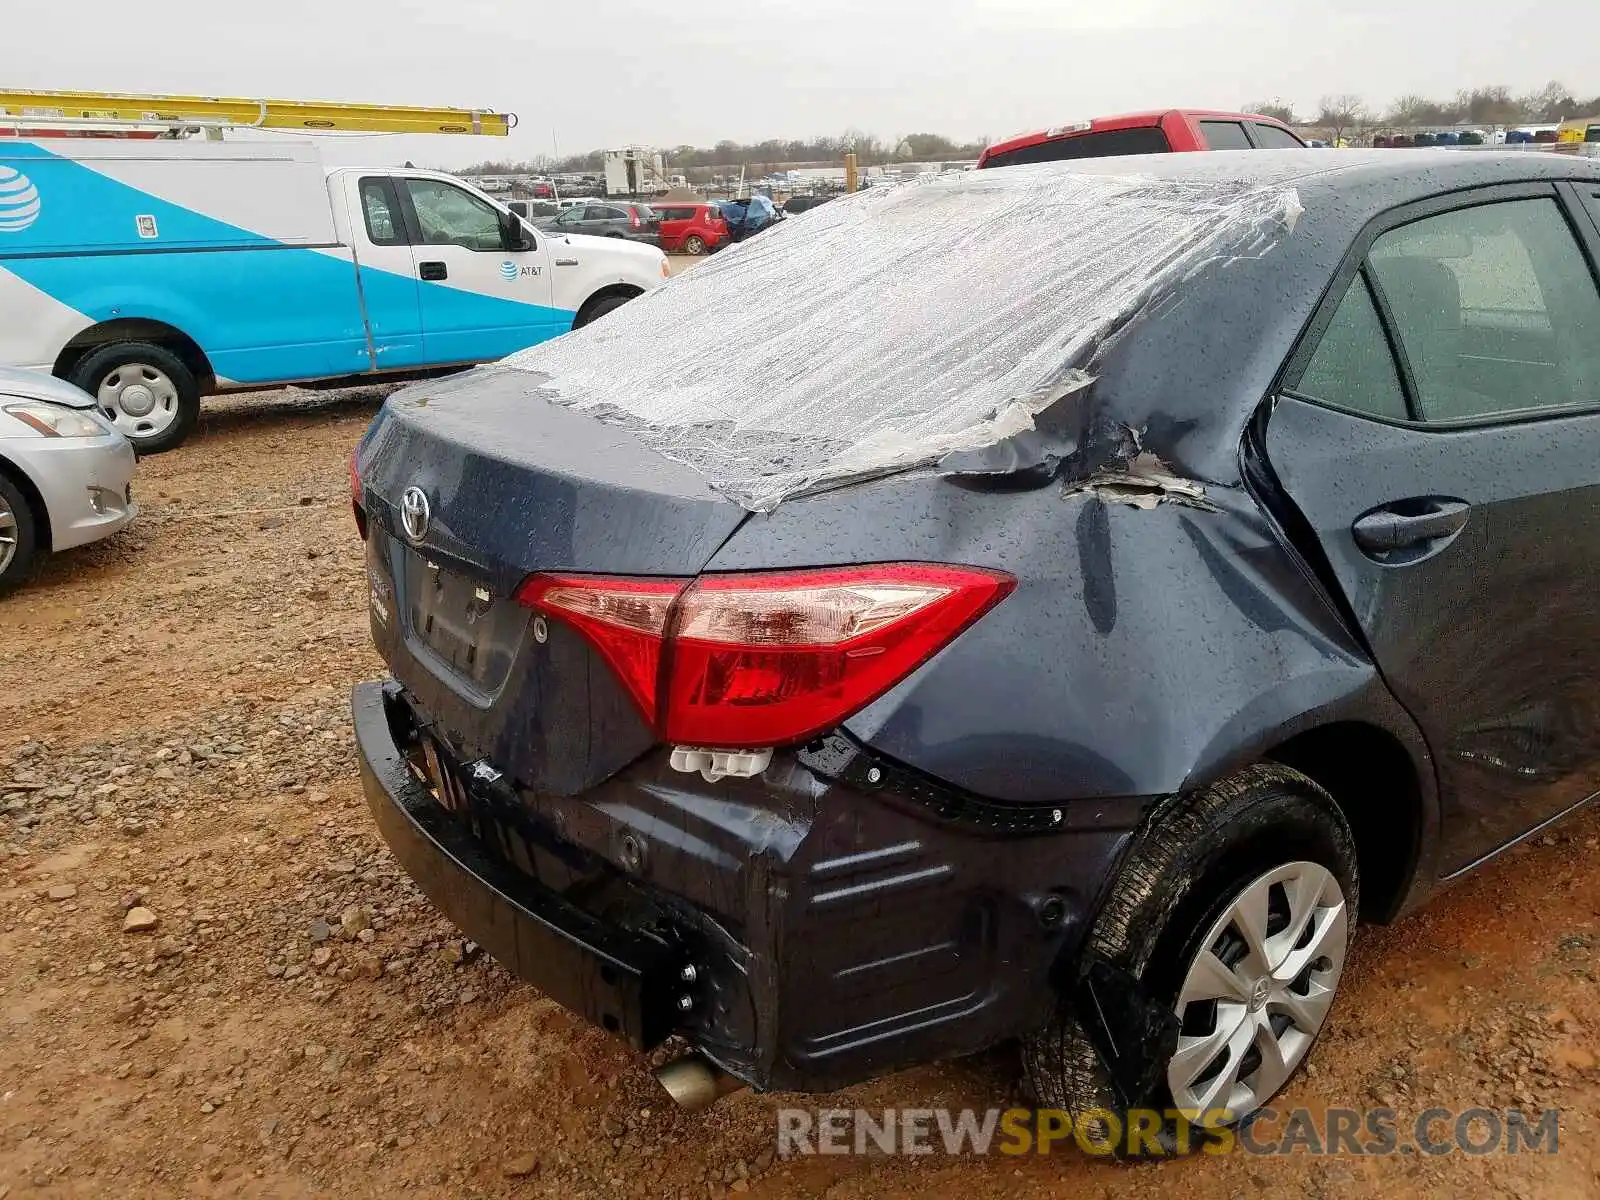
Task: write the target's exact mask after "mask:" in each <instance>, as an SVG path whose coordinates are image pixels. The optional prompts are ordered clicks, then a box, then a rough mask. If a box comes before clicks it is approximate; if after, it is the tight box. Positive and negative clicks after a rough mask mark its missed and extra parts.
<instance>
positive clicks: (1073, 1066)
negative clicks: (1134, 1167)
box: [1023, 764, 1359, 1158]
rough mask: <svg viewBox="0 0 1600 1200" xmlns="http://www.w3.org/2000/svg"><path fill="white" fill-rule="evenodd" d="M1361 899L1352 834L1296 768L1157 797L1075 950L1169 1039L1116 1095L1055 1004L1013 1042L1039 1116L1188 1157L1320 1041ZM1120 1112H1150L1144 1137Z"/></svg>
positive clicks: (1067, 1013)
mask: <svg viewBox="0 0 1600 1200" xmlns="http://www.w3.org/2000/svg"><path fill="white" fill-rule="evenodd" d="M1358 898H1359V883H1358V876H1357V869H1356V850H1355V842H1354V839H1353V837H1352V836H1351V833H1350V827H1349V824H1348V823H1347V822H1346V821H1345V818H1344V814H1343V813H1341V812H1340V811H1339V807H1338V805H1337V804H1335V803H1334V800H1333V798H1332V797H1331V796H1329V795H1328V793H1327V792H1325V791H1324V790H1323V789H1322V788H1320V787H1318V786H1317V785H1316V784H1315V783H1313V782H1312V781H1311V780H1310V779H1308V778H1307V777H1306V776H1304V775H1302V774H1300V773H1299V772H1297V771H1292V770H1290V769H1288V768H1286V767H1281V766H1277V765H1275V764H1261V765H1257V766H1252V767H1248V768H1246V769H1245V770H1243V771H1240V772H1239V773H1238V774H1236V775H1233V776H1230V777H1229V778H1228V779H1225V780H1223V781H1221V782H1219V783H1217V784H1214V785H1213V786H1211V787H1209V788H1205V789H1203V790H1201V791H1198V792H1194V793H1190V794H1187V795H1184V796H1179V797H1176V798H1174V799H1173V800H1171V801H1169V802H1167V803H1166V805H1165V806H1164V807H1163V808H1161V809H1159V810H1157V812H1156V813H1155V815H1154V816H1153V817H1152V819H1151V820H1150V822H1149V823H1148V824H1147V826H1146V827H1145V829H1144V830H1143V831H1142V832H1141V833H1140V834H1139V835H1138V836H1137V838H1136V841H1135V843H1134V845H1133V847H1132V849H1131V850H1130V851H1129V852H1128V857H1127V859H1126V861H1125V862H1124V864H1123V866H1122V869H1121V870H1120V871H1119V873H1118V875H1117V877H1116V879H1115V880H1114V881H1113V883H1112V887H1111V892H1110V895H1109V896H1108V897H1107V899H1106V901H1105V903H1104V904H1103V905H1102V907H1101V909H1100V911H1099V914H1098V915H1097V916H1096V918H1095V923H1094V926H1093V928H1092V929H1091V931H1090V933H1089V935H1088V938H1087V939H1086V942H1085V947H1084V954H1085V956H1086V957H1085V961H1086V962H1087V961H1090V960H1092V959H1098V960H1100V961H1101V962H1103V963H1105V964H1107V965H1109V966H1110V967H1111V968H1112V969H1114V970H1116V971H1118V972H1121V973H1124V974H1123V976H1122V977H1123V978H1125V979H1129V980H1132V981H1134V983H1135V984H1136V985H1137V987H1138V989H1139V991H1140V992H1141V993H1142V995H1143V997H1144V999H1145V1001H1147V1002H1148V1003H1149V1004H1150V1005H1151V1006H1152V1010H1153V1012H1155V1013H1161V1012H1163V1011H1164V1012H1170V1013H1173V1014H1175V1015H1176V1022H1175V1024H1176V1026H1177V1032H1176V1043H1175V1045H1173V1046H1172V1047H1171V1049H1170V1051H1168V1050H1165V1049H1163V1050H1161V1051H1159V1053H1160V1054H1161V1055H1162V1056H1163V1058H1164V1061H1159V1062H1155V1063H1153V1064H1151V1066H1152V1067H1153V1068H1154V1069H1151V1070H1148V1071H1145V1072H1140V1073H1139V1078H1140V1079H1141V1080H1142V1082H1135V1083H1131V1084H1130V1082H1129V1080H1127V1079H1124V1080H1121V1081H1119V1082H1120V1084H1121V1086H1120V1087H1119V1086H1118V1085H1117V1084H1115V1083H1114V1082H1113V1080H1112V1078H1111V1076H1110V1075H1109V1073H1108V1072H1107V1069H1106V1066H1105V1063H1104V1062H1103V1061H1102V1059H1101V1056H1100V1054H1099V1053H1098V1051H1097V1049H1096V1043H1095V1041H1094V1039H1092V1038H1091V1036H1090V1034H1089V1032H1088V1030H1087V1029H1086V1027H1085V1024H1084V1022H1083V1021H1082V1019H1080V1018H1079V1017H1078V1016H1077V1015H1076V1012H1075V1011H1074V1008H1073V1006H1072V1005H1070V1004H1068V1003H1065V1002H1063V1004H1062V1005H1061V1007H1060V1008H1059V1009H1058V1010H1057V1013H1056V1016H1055V1018H1054V1020H1053V1021H1052V1022H1051V1024H1050V1025H1049V1026H1047V1027H1046V1028H1045V1029H1044V1030H1042V1031H1041V1032H1039V1033H1037V1034H1034V1035H1032V1036H1031V1037H1029V1038H1027V1039H1025V1041H1024V1046H1023V1066H1024V1070H1025V1071H1026V1074H1027V1077H1028V1082H1029V1083H1030V1084H1031V1085H1032V1087H1033V1090H1034V1092H1035V1094H1036V1096H1037V1099H1038V1101H1039V1105H1040V1107H1041V1108H1050V1109H1062V1110H1065V1111H1067V1112H1069V1113H1071V1114H1073V1118H1074V1120H1075V1121H1077V1120H1078V1119H1080V1118H1081V1117H1083V1116H1084V1115H1085V1114H1093V1115H1092V1116H1090V1117H1089V1131H1088V1133H1087V1134H1086V1136H1087V1137H1088V1138H1089V1139H1092V1140H1101V1139H1103V1142H1104V1144H1105V1146H1106V1148H1107V1149H1109V1150H1110V1151H1111V1152H1113V1153H1115V1154H1116V1155H1117V1156H1118V1157H1122V1158H1140V1157H1149V1156H1152V1155H1173V1154H1179V1153H1183V1152H1184V1151H1185V1150H1191V1151H1192V1150H1195V1149H1198V1148H1200V1147H1201V1146H1202V1145H1204V1144H1205V1143H1206V1142H1207V1141H1208V1136H1207V1130H1208V1129H1216V1128H1220V1127H1223V1126H1228V1125H1233V1124H1236V1123H1237V1122H1238V1121H1240V1120H1241V1119H1243V1118H1244V1117H1246V1116H1247V1115H1249V1113H1251V1112H1254V1111H1255V1110H1256V1109H1258V1108H1260V1107H1262V1106H1263V1105H1265V1104H1267V1103H1268V1102H1269V1101H1271V1099H1272V1098H1273V1096H1275V1095H1276V1094H1277V1093H1278V1091H1279V1090H1281V1089H1282V1088H1283V1086H1284V1085H1285V1084H1286V1083H1287V1082H1288V1081H1289V1079H1290V1078H1291V1076H1293V1074H1294V1073H1295V1072H1296V1071H1297V1070H1298V1069H1299V1068H1300V1066H1301V1065H1302V1064H1303V1063H1304V1062H1305V1059H1306V1056H1307V1054H1308V1053H1309V1052H1310V1050H1311V1047H1312V1045H1313V1044H1314V1043H1315V1041H1316V1039H1317V1036H1318V1034H1319V1033H1320V1032H1321V1031H1322V1028H1323V1023H1324V1021H1325V1019H1326V1017H1327V1014H1328V1011H1329V1008H1330V1006H1331V1005H1332V1003H1333V999H1334V994H1335V992H1336V991H1337V989H1338V986H1339V980H1340V977H1341V975H1342V973H1343V970H1344V965H1345V961H1346V956H1347V954H1348V951H1349V945H1350V939H1351V936H1352V934H1353V933H1354V931H1355V919H1356V912H1357V904H1358ZM1130 1024H1132V1023H1131V1022H1130ZM1168 1036H1171V1030H1170V1027H1169V1031H1168ZM1123 1049H1124V1050H1126V1049H1128V1048H1127V1047H1124V1048H1123ZM1141 1049H1145V1050H1149V1049H1151V1047H1141ZM1129 1090H1134V1091H1135V1094H1133V1095H1127V1094H1126V1093H1127V1092H1128V1091H1129ZM1124 1100H1126V1103H1124ZM1130 1109H1134V1110H1138V1109H1144V1110H1153V1111H1154V1112H1155V1113H1156V1114H1159V1119H1157V1120H1154V1121H1151V1120H1150V1119H1149V1118H1146V1120H1147V1121H1148V1122H1149V1128H1150V1132H1151V1133H1152V1134H1153V1135H1154V1136H1153V1137H1152V1138H1149V1139H1147V1138H1144V1137H1140V1136H1138V1135H1137V1134H1136V1133H1135V1132H1134V1130H1133V1129H1132V1128H1131V1124H1132V1122H1131V1121H1130V1113H1129V1110H1130ZM1180 1112H1181V1113H1184V1114H1185V1115H1184V1116H1179V1115H1177V1114H1178V1113H1180ZM1105 1113H1111V1114H1114V1117H1113V1118H1112V1119H1111V1120H1106V1119H1105V1118H1104V1114H1105ZM1074 1128H1076V1125H1075V1126H1074Z"/></svg>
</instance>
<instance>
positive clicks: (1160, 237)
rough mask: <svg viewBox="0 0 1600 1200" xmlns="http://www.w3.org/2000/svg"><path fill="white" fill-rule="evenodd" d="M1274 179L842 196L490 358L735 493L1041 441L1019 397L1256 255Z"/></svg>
mask: <svg viewBox="0 0 1600 1200" xmlns="http://www.w3.org/2000/svg"><path fill="white" fill-rule="evenodd" d="M1300 212H1301V209H1300V201H1299V198H1298V196H1297V194H1296V192H1295V191H1294V190H1293V188H1292V187H1289V186H1286V185H1284V184H1283V183H1281V182H1262V181H1260V180H1255V179H1246V180H1242V181H1241V180H1232V181H1229V180H1221V179H1205V180H1202V181H1191V180H1183V179H1173V178H1156V177H1153V176H1150V175H1139V176H1119V175H1106V174H1096V173H1087V172H1079V171H1072V170H1064V169H1062V168H1061V166H1060V165H1059V164H1042V165H1040V166H1038V167H1019V168H1015V169H1008V170H1004V171H983V172H968V173H954V174H950V175H941V176H936V177H930V178H926V179H923V180H918V181H916V182H913V183H910V184H907V185H904V186H902V187H898V188H890V189H873V190H871V191H868V192H864V193H860V194H858V195H855V196H849V197H844V198H841V199H839V200H837V201H835V202H833V203H832V204H828V205H825V206H823V207H821V208H818V209H816V210H814V211H812V212H810V213H807V214H806V215H805V217H804V218H801V219H799V220H795V221H789V222H784V223H782V224H780V225H779V226H777V227H776V228H774V229H772V230H771V231H769V232H766V233H763V234H762V235H761V236H760V237H757V238H754V239H752V240H751V241H749V242H745V243H743V244H741V245H739V246H737V247H734V248H733V249H732V250H730V251H728V252H726V253H725V254H719V255H718V256H717V257H716V258H714V259H712V260H711V261H709V262H707V263H706V264H704V265H702V266H700V267H697V268H696V269H695V270H694V271H692V272H690V273H689V274H687V275H685V276H683V277H681V278H679V279H675V280H673V281H672V282H671V283H670V284H668V285H667V286H666V287H663V288H662V289H660V290H659V291H657V292H654V293H651V294H650V295H648V296H646V297H643V298H641V299H640V300H638V301H635V302H634V303H631V304H629V305H627V306H625V307H624V308H622V309H619V310H618V311H616V312H614V313H612V314H610V315H608V316H607V317H606V319H605V320H604V321H600V322H596V323H595V324H594V325H592V326H588V327H586V328H584V329H582V330H579V331H577V332H575V333H574V334H572V335H571V336H568V337H562V338H559V339H556V340H554V341H551V342H546V343H544V344H542V345H539V346H535V347H532V348H531V349H529V350H526V351H523V352H522V353H520V354H517V355H514V356H513V357H511V358H509V359H507V360H505V362H504V363H503V364H501V366H500V367H499V368H497V370H498V371H499V372H501V373H504V374H507V375H509V374H512V373H516V374H517V375H518V376H519V377H520V378H522V379H523V380H525V382H526V390H527V394H529V395H530V396H535V397H542V398H544V399H546V400H548V401H549V402H551V403H553V404H556V405H561V406H564V407H570V408H573V409H575V410H577V411H580V412H584V413H587V414H589V415H591V416H593V417H596V418H598V419H599V420H602V421H605V422H608V423H611V424H614V425H619V426H622V427H623V428H625V429H627V430H629V431H630V432H632V433H633V434H634V435H635V436H637V437H638V438H639V439H640V440H641V441H643V442H645V443H646V444H647V445H649V446H651V447H652V448H653V449H655V450H657V451H659V452H660V453H662V454H664V455H666V456H667V457H669V458H672V459H675V460H677V461H679V462H682V463H685V464H687V465H689V466H691V467H693V468H694V469H695V470H697V471H699V472H700V473H701V474H702V475H704V476H705V478H706V479H707V480H708V481H709V482H710V483H711V484H712V486H713V487H714V488H716V489H717V490H718V491H720V492H721V493H723V494H724V495H726V496H727V497H729V498H730V499H733V500H735V501H737V502H738V503H739V504H741V505H743V506H745V507H746V508H749V509H752V510H756V511H766V510H770V509H771V508H773V507H774V506H775V505H776V504H778V503H779V502H780V501H782V500H783V499H785V498H786V497H788V496H792V495H794V494H796V493H799V492H803V491H812V490H816V489H818V488H819V487H824V486H827V485H829V484H833V483H837V482H839V481H842V480H850V479H861V478H870V477H872V476H875V475H881V474H884V473H886V472H889V471H899V470H904V469H907V468H911V467H918V466H930V465H933V464H937V463H940V461H941V459H944V458H946V457H947V456H956V457H957V461H955V462H953V463H952V464H951V469H953V470H962V469H965V467H964V465H963V464H964V463H966V464H968V465H971V463H972V461H973V460H971V459H966V458H964V457H963V456H970V455H976V456H977V459H976V462H977V464H978V467H979V470H980V471H982V470H993V469H994V467H993V466H992V465H986V460H985V458H984V455H983V452H984V451H985V450H986V449H987V448H989V447H993V446H997V445H1001V444H1003V443H1007V442H1009V441H1012V440H1013V439H1021V440H1020V441H1019V442H1018V447H1017V448H1016V449H1015V450H1011V451H1007V452H1006V453H1004V454H1002V455H1001V456H1000V458H1001V459H1007V458H1011V459H1013V460H1014V459H1017V458H1019V457H1025V456H1027V455H1042V456H1043V459H1042V460H1050V459H1052V458H1059V457H1060V456H1061V452H1062V450H1063V449H1067V450H1070V447H1065V448H1063V447H1058V446H1056V445H1055V444H1054V441H1055V439H1051V438H1047V439H1043V440H1042V441H1040V442H1030V441H1028V440H1027V435H1029V434H1030V433H1032V432H1033V431H1035V430H1036V429H1037V428H1038V427H1039V424H1040V420H1039V418H1040V414H1041V413H1043V412H1044V411H1045V410H1047V409H1049V408H1051V406H1053V405H1057V404H1058V402H1060V401H1062V400H1063V399H1064V398H1066V397H1069V396H1074V395H1082V394H1084V389H1085V388H1086V387H1087V386H1088V385H1089V384H1090V383H1091V382H1092V381H1093V371H1094V366H1093V360H1094V358H1095V356H1096V355H1097V354H1098V353H1099V352H1100V351H1102V350H1103V349H1104V348H1105V347H1106V345H1107V344H1108V342H1109V341H1112V340H1115V339H1116V338H1117V337H1118V336H1120V334H1121V332H1122V331H1124V330H1125V329H1126V328H1127V327H1128V325H1129V322H1130V321H1131V320H1133V319H1134V318H1136V317H1137V316H1138V315H1139V314H1140V313H1142V312H1144V311H1146V310H1156V309H1160V308H1161V307H1162V306H1163V305H1164V304H1166V303H1168V302H1169V301H1170V299H1171V297H1172V295H1173V290H1174V289H1175V288H1178V287H1179V286H1180V285H1186V284H1187V283H1188V282H1189V281H1190V280H1192V279H1193V278H1194V277H1195V275H1196V274H1197V273H1199V272H1202V271H1205V270H1207V269H1209V268H1211V267H1212V266H1214V265H1215V264H1218V263H1221V262H1227V261H1231V260H1235V259H1238V258H1239V257H1241V256H1244V257H1254V256H1259V255H1260V254H1262V253H1263V252H1265V251H1266V250H1267V249H1269V248H1270V247H1271V246H1272V245H1274V244H1275V242H1276V241H1277V240H1278V239H1280V238H1281V237H1282V236H1283V235H1284V234H1285V233H1286V232H1287V231H1289V230H1291V229H1292V228H1293V226H1294V223H1295V221H1296V220H1297V219H1298V217H1299V215H1300Z"/></svg>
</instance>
